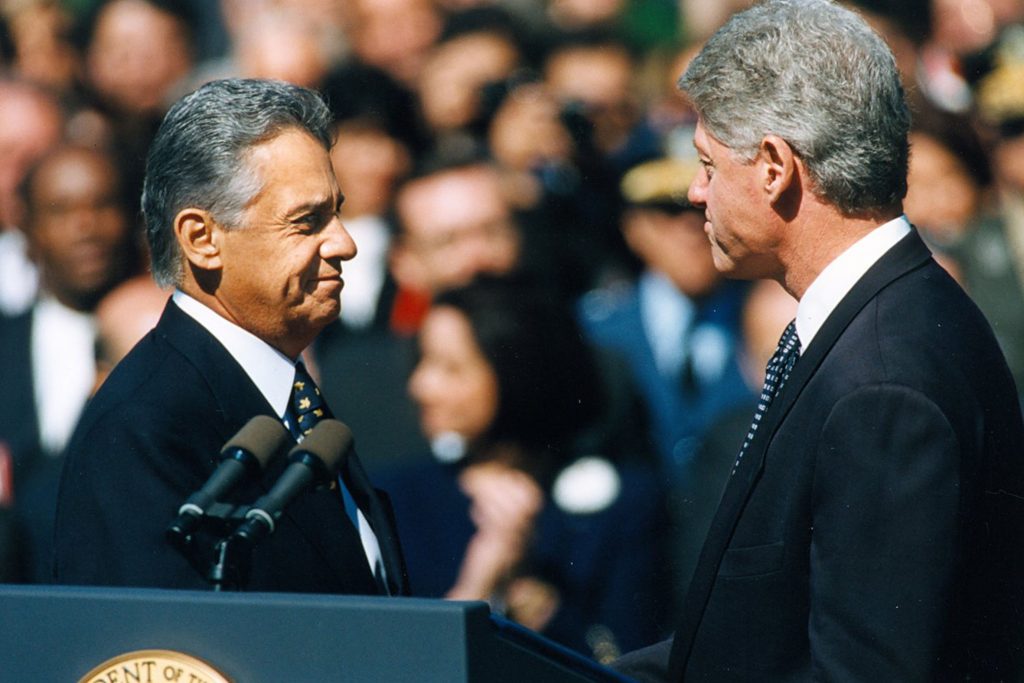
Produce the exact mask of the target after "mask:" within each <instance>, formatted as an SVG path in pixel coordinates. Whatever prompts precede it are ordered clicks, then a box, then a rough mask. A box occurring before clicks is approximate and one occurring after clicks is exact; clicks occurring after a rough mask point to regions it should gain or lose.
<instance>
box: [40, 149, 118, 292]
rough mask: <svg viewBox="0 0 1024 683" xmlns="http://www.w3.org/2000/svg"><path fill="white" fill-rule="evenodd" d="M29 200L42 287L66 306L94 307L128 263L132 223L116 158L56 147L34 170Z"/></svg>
mask: <svg viewBox="0 0 1024 683" xmlns="http://www.w3.org/2000/svg"><path fill="white" fill-rule="evenodd" d="M28 203H29V231H28V235H29V244H30V247H31V250H32V255H33V256H34V257H35V259H36V260H37V262H38V263H39V266H40V270H41V273H42V282H43V286H44V287H45V288H46V290H47V291H49V292H50V293H51V294H53V295H54V296H55V297H56V298H57V299H58V300H59V301H60V302H61V303H63V304H64V305H66V306H69V307H71V308H74V309H77V310H91V309H92V308H93V307H94V306H95V305H96V303H97V302H98V301H99V298H100V297H101V296H102V295H103V294H105V293H106V292H107V291H108V290H109V289H110V288H111V287H112V286H113V285H114V284H116V283H117V282H118V281H119V280H120V279H121V278H123V277H124V275H125V273H126V270H127V265H128V261H127V245H128V238H129V223H128V220H127V215H126V211H125V208H124V206H123V205H122V203H121V195H120V186H119V183H118V175H117V171H116V169H115V167H114V165H113V163H112V162H111V161H110V160H109V159H108V158H107V157H105V156H103V155H101V154H99V153H97V152H93V151H91V150H88V149H66V150H62V151H59V152H56V153H55V154H54V156H52V157H50V158H49V159H46V160H45V161H43V162H42V166H40V168H39V169H38V170H37V171H36V172H35V175H34V176H33V178H32V181H31V184H30V186H29V188H28Z"/></svg>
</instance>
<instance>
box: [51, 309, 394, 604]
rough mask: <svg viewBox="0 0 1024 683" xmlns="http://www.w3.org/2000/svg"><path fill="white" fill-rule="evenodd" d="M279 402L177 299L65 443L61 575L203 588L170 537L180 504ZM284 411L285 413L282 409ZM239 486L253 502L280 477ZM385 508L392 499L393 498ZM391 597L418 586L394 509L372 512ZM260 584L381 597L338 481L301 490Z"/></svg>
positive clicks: (256, 562) (264, 561)
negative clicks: (231, 442) (226, 447)
mask: <svg viewBox="0 0 1024 683" xmlns="http://www.w3.org/2000/svg"><path fill="white" fill-rule="evenodd" d="M260 414H265V415H272V416H273V410H272V408H271V407H270V405H269V404H268V403H267V401H266V399H265V398H264V397H263V395H262V394H261V393H260V392H259V390H258V389H257V388H256V386H255V385H254V384H253V383H252V381H251V380H250V379H249V377H248V375H246V373H245V371H244V370H243V369H242V368H241V367H240V366H239V365H238V364H237V363H236V361H235V360H234V359H233V358H232V356H231V355H230V354H229V353H228V352H227V351H226V350H225V349H224V347H223V346H222V345H221V344H220V343H219V342H218V341H217V340H216V339H215V338H214V337H213V336H212V335H211V334H210V333H209V332H207V331H206V329H205V328H203V327H202V326H201V325H199V324H198V323H197V322H195V321H194V320H193V319H192V318H191V317H189V316H188V315H186V314H185V313H183V312H182V311H181V310H180V309H179V308H178V307H177V306H176V305H175V304H174V303H173V302H169V303H168V304H167V308H166V309H165V310H164V314H163V317H162V318H161V319H160V322H159V323H158V324H157V326H156V328H155V329H154V330H153V331H151V332H150V333H149V334H148V335H147V336H146V337H145V338H143V340H142V341H141V342H140V343H139V344H138V346H136V347H135V349H133V350H132V352H131V353H129V355H128V356H127V357H126V358H125V359H124V360H123V361H122V362H121V363H120V364H119V365H118V366H117V367H116V368H115V369H114V371H113V372H112V373H111V375H110V377H109V378H108V379H107V381H106V382H105V383H104V384H103V386H102V387H101V388H100V390H99V392H98V393H97V395H96V396H95V397H94V399H93V400H92V402H91V403H90V404H89V405H88V406H87V407H86V410H85V413H84V415H83V416H82V419H81V421H80V423H79V426H78V429H77V430H76V432H75V435H74V436H73V437H72V441H71V443H70V445H69V446H68V449H67V455H66V463H65V467H64V472H63V477H62V480H61V488H60V498H59V502H58V509H57V530H56V536H55V574H56V578H57V581H58V582H60V583H69V584H97V585H120V586H153V587H166V588H202V587H204V586H206V583H205V581H204V579H203V578H202V577H201V576H200V575H199V573H198V572H197V571H196V570H195V569H193V568H192V566H190V564H189V563H188V562H187V561H186V560H185V559H184V558H183V557H182V556H181V555H180V554H179V553H178V552H177V551H176V550H175V549H174V548H173V547H172V546H171V545H170V544H169V543H168V542H167V541H165V540H164V530H165V528H166V527H167V525H168V524H169V523H170V521H171V520H172V519H173V517H174V515H175V513H176V511H177V509H178V507H179V506H180V505H181V504H182V503H183V502H184V501H185V499H186V498H187V497H188V496H189V495H190V494H191V493H192V492H193V491H195V490H196V489H198V488H199V487H200V486H201V485H202V484H203V483H204V482H205V481H206V479H207V478H208V477H209V476H210V474H211V473H212V472H213V470H214V468H215V466H216V465H217V460H218V455H219V451H220V449H221V447H222V446H223V444H224V443H225V442H226V441H227V440H228V439H230V438H231V437H232V436H233V435H234V434H235V433H236V432H237V431H238V430H239V429H240V428H241V427H242V426H243V425H244V424H245V423H246V422H247V421H248V420H249V419H250V418H252V417H253V416H255V415H260ZM275 417H276V416H275ZM274 464H275V463H272V464H271V466H270V467H268V469H267V472H266V473H265V476H264V478H263V481H262V482H251V483H248V484H246V485H243V486H241V487H240V488H239V490H238V491H237V492H235V494H234V496H233V497H232V499H231V502H235V503H251V502H253V501H254V500H255V499H256V498H258V497H259V496H260V495H261V494H262V493H264V492H265V491H266V490H268V489H269V487H270V486H271V485H272V484H273V482H274V481H275V480H276V477H277V476H279V475H280V472H281V470H282V469H283V467H284V465H285V463H284V462H283V461H282V460H278V461H276V466H274ZM385 507H387V506H386V504H385ZM367 517H368V518H369V521H370V524H371V526H373V527H374V531H375V533H376V534H377V537H378V540H379V541H380V545H381V553H382V556H383V560H384V563H385V568H386V571H387V574H388V579H389V582H390V583H391V586H390V589H391V591H390V592H391V593H392V594H405V593H407V592H408V588H407V581H406V577H405V570H404V566H403V562H402V558H401V550H400V548H399V545H398V537H397V533H396V532H395V529H394V525H393V523H392V520H391V519H390V517H389V516H388V515H386V514H385V515H370V514H368V515H367ZM247 587H248V588H249V589H250V590H260V591H297V592H321V593H351V594H375V593H377V592H378V588H377V584H376V582H375V580H374V578H373V576H372V575H371V573H370V569H369V566H368V563H367V560H366V554H365V552H364V550H363V547H362V544H361V542H360V540H359V536H358V533H357V532H356V530H355V528H354V526H353V525H352V523H351V522H350V521H349V519H348V517H347V516H346V514H345V511H344V508H343V504H342V502H341V499H340V497H339V495H338V492H337V491H336V490H326V489H324V490H317V491H312V492H307V493H304V494H302V495H301V496H299V497H298V498H297V499H296V500H295V501H294V502H293V503H292V504H291V505H290V506H289V507H288V508H287V510H286V511H285V514H284V516H283V517H282V519H281V521H280V523H279V524H278V528H277V530H276V531H275V532H274V534H273V535H272V536H270V537H269V538H267V539H265V540H264V541H263V542H262V543H261V544H260V545H259V546H257V548H256V550H255V553H254V556H253V569H252V576H251V579H250V581H249V583H248V586H247Z"/></svg>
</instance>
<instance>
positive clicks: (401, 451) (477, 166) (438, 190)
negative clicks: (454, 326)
mask: <svg viewBox="0 0 1024 683" xmlns="http://www.w3.org/2000/svg"><path fill="white" fill-rule="evenodd" d="M395 206H396V216H397V229H398V232H397V233H396V234H395V236H394V238H393V239H392V241H391V244H390V251H389V254H388V259H389V265H390V274H391V277H392V278H393V281H394V286H395V287H396V290H395V291H394V292H393V293H391V292H388V293H387V294H388V296H387V297H386V298H384V299H383V300H382V301H381V304H382V305H383V304H389V307H388V308H387V309H386V310H384V309H382V310H381V311H380V315H382V316H383V320H382V324H380V325H378V326H375V327H374V328H372V329H369V330H366V331H365V333H360V334H345V333H344V330H340V329H339V328H338V326H335V327H334V328H329V329H328V330H327V332H326V333H325V334H324V335H323V336H322V337H321V338H320V340H319V341H318V343H317V346H316V357H317V362H318V364H319V366H320V370H321V375H322V382H321V389H322V390H323V392H324V396H325V397H326V398H327V400H328V401H330V403H331V405H332V406H334V407H335V410H337V411H338V414H340V415H345V419H346V422H347V423H348V425H349V426H350V427H351V428H352V431H353V432H354V433H355V434H356V435H357V436H358V438H359V444H360V451H361V453H362V454H363V458H364V460H365V462H366V467H367V469H368V470H369V471H370V472H371V474H375V473H383V472H385V471H386V470H388V469H391V468H393V467H394V466H397V465H400V464H401V463H402V462H403V461H404V460H407V459H408V458H410V457H415V456H417V455H418V454H420V453H422V452H423V445H424V442H423V438H422V435H421V434H420V430H419V428H418V425H417V420H416V411H415V406H413V404H412V402H411V401H410V399H409V396H408V394H407V392H406V391H405V384H406V381H407V379H408V377H409V373H410V372H411V370H412V366H413V363H414V362H415V340H414V335H415V333H416V332H417V331H418V330H419V327H420V325H421V324H422V321H423V316H424V315H425V314H426V311H427V310H428V309H429V307H430V302H431V300H432V299H433V297H434V296H435V295H436V294H437V293H438V292H440V291H442V290H444V289H446V288H449V287H455V286H458V285H462V284H465V283H467V282H469V281H470V280H471V279H473V278H474V277H475V276H476V275H478V274H480V273H492V274H503V273H508V272H511V271H512V270H514V269H516V268H517V267H518V266H519V264H520V247H521V235H520V231H519V227H518V225H517V224H516V222H515V220H514V216H513V214H512V211H511V209H510V207H509V205H508V202H507V201H506V200H505V196H504V194H503V190H502V186H501V182H500V176H499V175H498V172H497V170H496V169H495V168H494V167H493V166H492V165H490V164H489V163H487V162H485V161H481V160H480V159H478V158H477V157H473V156H470V157H461V156H460V157H455V158H447V159H438V160H437V165H436V166H431V165H429V164H428V165H427V166H425V167H424V168H421V169H420V171H419V173H417V174H414V175H413V176H412V177H411V178H409V179H408V180H406V181H405V182H404V183H403V184H402V185H401V186H400V187H399V188H398V189H397V195H396V198H395ZM357 258H358V257H357Z"/></svg>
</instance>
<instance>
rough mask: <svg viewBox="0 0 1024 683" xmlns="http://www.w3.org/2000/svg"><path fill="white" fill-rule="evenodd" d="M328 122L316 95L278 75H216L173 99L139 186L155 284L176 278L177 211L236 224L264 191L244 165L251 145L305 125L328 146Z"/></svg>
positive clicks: (178, 252) (179, 273) (178, 269)
mask: <svg viewBox="0 0 1024 683" xmlns="http://www.w3.org/2000/svg"><path fill="white" fill-rule="evenodd" d="M331 120H332V119H331V114H330V111H329V110H328V108H327V105H326V104H324V101H323V100H322V99H321V98H320V96H319V95H318V94H316V93H315V92H313V91H311V90H307V89H306V88H301V87H299V86H296V85H291V84H289V83H284V82H281V81H268V80H257V79H234V78H233V79H226V80H220V81H213V82H211V83H207V84H206V85H204V86H202V87H201V88H199V89H198V90H196V91H195V92H193V93H191V94H189V95H186V96H185V97H183V98H182V99H180V100H178V102H176V103H175V104H174V106H173V107H171V109H170V111H168V112H167V116H165V117H164V120H163V122H162V123H161V124H160V129H159V130H158V131H157V134H156V138H155V139H154V140H153V144H152V145H151V146H150V148H149V156H148V158H147V160H146V179H145V183H144V185H143V189H142V212H143V216H144V218H145V221H146V237H147V239H148V240H149V247H150V252H151V260H152V270H153V278H154V279H155V280H156V281H157V283H158V284H160V285H161V286H168V285H174V284H181V279H182V276H183V263H182V255H181V249H180V248H179V246H178V242H177V240H176V239H175V235H174V219H175V216H177V214H178V212H180V211H181V210H182V209H185V208H188V207H196V208H201V209H205V210H207V211H209V212H210V214H211V215H212V216H213V217H214V219H215V220H217V222H219V223H221V224H222V225H224V226H225V227H228V228H238V227H240V226H241V223H242V222H243V218H244V212H245V208H246V206H247V205H248V204H249V202H250V201H252V199H253V198H254V197H255V196H256V195H257V194H258V193H259V191H260V190H261V189H262V181H261V179H260V178H259V177H258V176H257V174H256V172H255V171H254V169H252V168H251V167H250V166H249V164H248V161H247V158H246V157H247V153H248V152H249V150H250V149H251V148H252V147H254V146H255V145H258V144H260V143H262V142H266V141H268V140H270V139H272V138H274V137H276V136H277V135H278V134H279V133H281V132H282V131H284V130H285V129H287V128H298V129H300V130H304V131H307V132H308V133H309V134H310V135H312V136H313V137H314V138H315V139H316V140H318V141H319V142H320V143H321V144H322V145H323V146H324V148H325V149H330V147H331V144H332V140H331V133H330V126H331Z"/></svg>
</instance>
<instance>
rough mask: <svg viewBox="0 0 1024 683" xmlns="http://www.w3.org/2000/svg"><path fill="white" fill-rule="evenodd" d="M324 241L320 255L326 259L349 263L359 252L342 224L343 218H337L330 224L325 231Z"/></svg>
mask: <svg viewBox="0 0 1024 683" xmlns="http://www.w3.org/2000/svg"><path fill="white" fill-rule="evenodd" d="M323 236H324V241H323V242H322V243H321V244H320V255H321V256H322V257H323V258H324V259H325V260H327V259H341V260H342V261H348V260H349V259H352V258H354V257H355V255H356V253H357V252H358V248H357V247H356V242H355V240H353V239H352V235H350V234H349V232H348V230H347V229H346V228H345V224H344V223H342V222H341V218H339V217H337V216H335V217H334V218H333V219H332V220H331V222H330V224H329V225H328V226H327V227H326V228H325V229H324V232H323Z"/></svg>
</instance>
